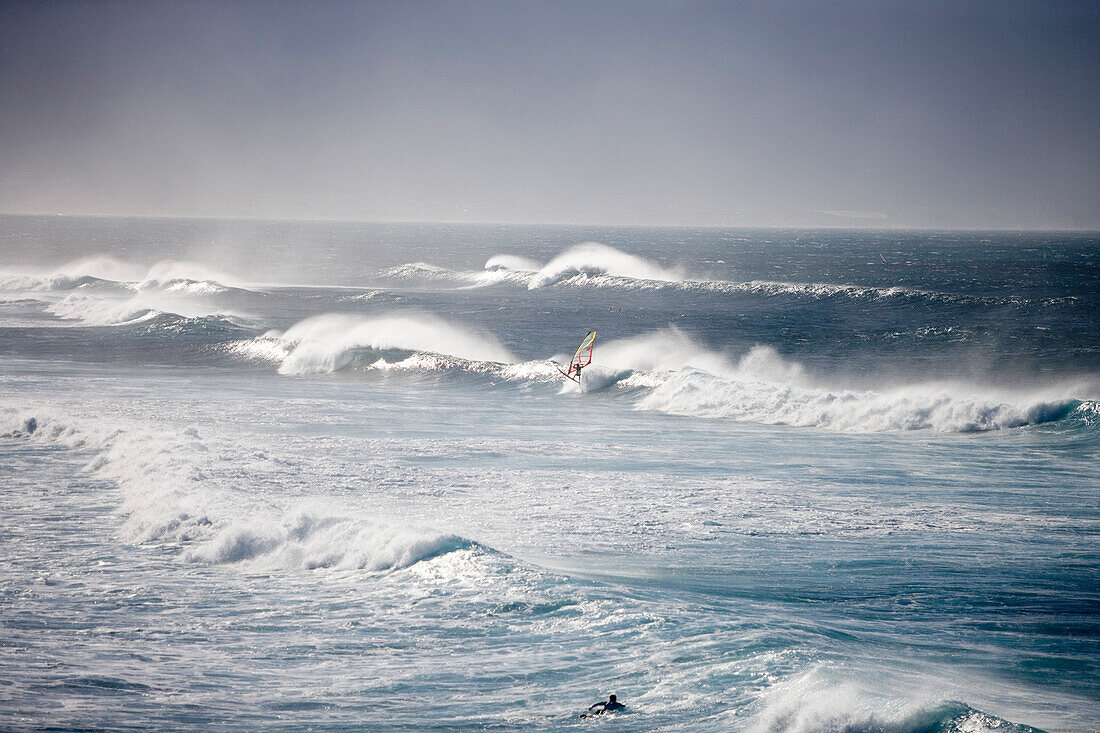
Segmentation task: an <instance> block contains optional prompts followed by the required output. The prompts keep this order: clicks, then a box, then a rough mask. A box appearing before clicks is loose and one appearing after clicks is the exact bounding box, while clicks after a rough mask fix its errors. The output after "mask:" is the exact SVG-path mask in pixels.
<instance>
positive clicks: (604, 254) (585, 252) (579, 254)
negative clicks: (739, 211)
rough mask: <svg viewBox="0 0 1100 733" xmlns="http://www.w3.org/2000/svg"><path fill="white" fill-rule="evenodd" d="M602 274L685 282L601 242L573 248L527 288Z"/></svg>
mask: <svg viewBox="0 0 1100 733" xmlns="http://www.w3.org/2000/svg"><path fill="white" fill-rule="evenodd" d="M490 261H492V260H490ZM599 275H610V276H612V277H617V278H627V279H631V280H653V281H658V282H673V283H675V282H680V281H681V280H683V274H682V273H679V272H675V271H673V270H666V269H665V268H663V267H661V266H659V265H657V264H655V263H653V262H650V261H649V260H646V259H644V258H642V257H638V256H637V255H632V254H628V253H626V252H623V251H622V250H618V249H615V248H614V247H608V246H607V245H606V244H600V243H599V242H584V243H582V244H578V245H574V246H573V247H570V248H569V249H567V250H565V251H564V252H562V253H561V254H559V255H558V256H556V257H555V258H554V259H552V260H550V261H549V262H548V263H546V265H544V266H543V267H542V268H541V269H540V270H539V271H538V272H536V273H535V275H534V277H532V278H531V280H530V282H529V283H528V284H527V287H528V288H530V289H532V290H534V289H536V288H541V287H545V286H547V285H554V284H556V283H559V282H562V281H564V280H568V279H571V278H575V277H577V276H585V277H593V276H599Z"/></svg>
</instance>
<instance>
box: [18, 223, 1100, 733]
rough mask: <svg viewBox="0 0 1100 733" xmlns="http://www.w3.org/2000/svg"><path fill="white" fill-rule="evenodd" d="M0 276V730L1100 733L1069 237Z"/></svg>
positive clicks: (515, 244)
mask: <svg viewBox="0 0 1100 733" xmlns="http://www.w3.org/2000/svg"><path fill="white" fill-rule="evenodd" d="M0 235H2V238H0V366H2V369H0V385H2V390H0V456H2V457H3V458H2V459H0V471H2V472H3V475H4V480H5V483H6V487H7V490H6V491H4V492H2V498H0V501H2V507H0V508H2V511H3V512H4V515H5V517H6V518H7V521H6V525H7V529H6V530H5V531H4V533H3V534H0V544H2V549H3V551H2V552H0V557H3V558H4V559H3V560H2V561H0V562H2V563H3V573H2V574H0V576H2V578H3V580H0V602H2V603H3V604H4V605H3V608H2V609H0V619H2V620H0V642H2V643H3V645H4V648H5V649H6V650H7V651H6V652H5V654H3V655H0V680H3V682H4V683H5V687H4V689H6V690H7V692H6V693H5V695H3V696H0V720H2V721H4V725H5V726H6V727H14V728H20V727H23V728H30V729H35V728H45V727H50V728H59V729H77V728H88V727H106V728H113V727H128V726H151V727H158V728H163V729H166V730H199V729H208V728H209V727H212V726H215V725H220V726H223V727H230V728H233V729H254V728H265V729H271V728H286V729H299V728H301V727H308V726H313V727H325V728H341V729H343V728H355V729H367V730H375V729H387V728H405V729H417V730H421V729H440V730H466V729H469V730H481V729H484V728H486V727H492V728H502V729H523V730H528V729H537V730H561V729H570V728H578V729H579V728H585V727H587V726H589V725H593V724H596V725H601V726H606V725H611V726H613V727H621V728H624V729H629V730H653V729H661V730H693V731H694V730H716V731H717V730H744V731H769V732H770V731H791V732H794V731H807V732H810V731H825V730H848V731H913V732H916V731H982V730H1001V731H1003V730H1017V731H1023V730H1028V729H1029V726H1034V727H1037V728H1040V729H1048V730H1067V731H1089V730H1094V729H1096V728H1097V727H1098V726H1100V706H1098V704H1097V702H1096V701H1097V700H1098V699H1100V687H1098V685H1097V682H1096V680H1097V679H1100V646H1098V643H1097V639H1100V621H1098V619H1097V614H1096V609H1097V608H1098V607H1100V589H1098V588H1097V584H1096V577H1097V573H1098V572H1100V554H1098V552H1097V549H1096V548H1097V546H1098V544H1097V539H1098V535H1100V499H1098V496H1100V495H1098V494H1097V491H1096V489H1097V485H1098V484H1097V479H1096V469H1095V466H1096V461H1097V458H1098V457H1100V433H1098V432H1097V431H1098V429H1100V372H1098V371H1097V363H1098V362H1097V357H1098V356H1100V338H1098V337H1097V333H1098V332H1100V328H1098V327H1100V322H1098V317H1097V313H1100V303H1098V302H1097V301H1098V298H1100V288H1098V287H1097V286H1098V283H1100V247H1098V244H1100V242H1098V240H1097V239H1096V237H1095V236H1094V235H1088V234H1076V235H1066V234H1050V235H1048V234H1034V233H1027V234H1022V233H1021V234H1016V233H957V232H901V233H899V232H854V231H840V230H827V231H819V232H813V231H783V230H730V231H727V230H718V229H642V228H595V229H586V228H579V227H575V228H571V227H558V228H554V227H519V226H510V227H497V226H447V225H351V224H328V223H320V222H318V223H279V222H211V221H200V220H192V221H186V220H143V219H82V218H70V217H0ZM226 242H231V243H232V246H227V245H225V243H226ZM589 330H595V331H596V333H597V336H596V347H595V351H594V357H593V362H592V364H591V366H589V367H587V368H586V369H585V370H584V373H583V376H582V378H581V381H580V384H574V383H573V382H567V381H566V380H565V379H564V378H563V377H562V376H561V374H560V372H559V369H560V368H562V367H564V366H565V365H566V363H567V362H568V360H569V359H570V357H571V356H572V354H573V350H574V349H575V348H576V345H577V343H578V342H579V341H580V339H581V338H582V337H583V336H584V335H585V333H587V332H588V331H589ZM609 693H616V694H617V695H618V696H619V698H620V699H621V700H623V701H624V702H626V704H627V706H628V707H627V710H628V712H627V713H626V714H624V715H623V716H621V717H619V718H618V719H617V720H600V721H598V722H596V723H593V722H590V721H584V720H581V719H580V718H579V717H578V713H579V712H581V711H583V710H584V709H585V708H586V707H587V706H588V705H589V704H591V703H592V702H595V701H596V700H597V699H600V698H604V699H606V695H607V694H609ZM43 701H45V702H43Z"/></svg>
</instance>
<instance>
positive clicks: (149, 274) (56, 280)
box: [0, 255, 246, 295]
mask: <svg viewBox="0 0 1100 733" xmlns="http://www.w3.org/2000/svg"><path fill="white" fill-rule="evenodd" d="M90 288H106V289H116V290H118V289H123V290H131V291H134V290H137V291H160V292H166V293H192V294H199V295H210V294H215V293H224V292H227V291H229V290H234V289H238V290H242V289H246V287H245V285H244V284H243V283H241V282H240V281H238V280H237V279H236V278H235V277H233V276H232V275H229V274H227V273H225V272H222V271H220V270H216V269H214V268H212V267H209V266H207V265H203V264H200V263H196V262H183V261H178V260H162V261H160V262H157V263H155V264H154V265H152V266H151V267H142V266H141V265H135V264H132V263H128V262H123V261H121V260H117V259H115V258H113V257H108V256H105V255H99V256H95V257H86V258H83V259H79V260H74V261H72V262H69V263H66V264H64V265H62V266H60V267H57V268H55V269H52V270H42V269H36V268H11V269H6V270H0V290H14V291H25V292H33V291H38V292H43V291H69V290H77V289H90Z"/></svg>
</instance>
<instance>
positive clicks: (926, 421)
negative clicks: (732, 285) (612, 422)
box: [638, 357, 1080, 432]
mask: <svg viewBox="0 0 1100 733" xmlns="http://www.w3.org/2000/svg"><path fill="white" fill-rule="evenodd" d="M747 358H748V357H747ZM743 363H744V360H743ZM1079 404H1080V402H1079V401H1078V400H1075V399H1073V398H1071V397H1065V396H1061V397H1059V396H1046V395H1036V396H1028V397H1015V398H1011V397H999V396H996V395H992V394H988V393H987V394H981V393H978V392H976V391H974V390H972V389H966V388H963V387H959V386H953V385H936V384H927V385H912V386H907V387H901V388H897V389H893V390H889V391H884V392H873V391H854V390H833V389H828V388H822V387H812V386H802V387H799V386H793V385H790V384H785V383H783V382H766V381H761V380H754V379H728V378H722V377H718V376H715V375H713V374H708V373H706V372H702V371H697V370H690V369H688V370H684V371H682V372H678V373H676V374H675V375H673V376H671V377H670V378H669V379H668V380H667V381H665V382H663V383H662V384H660V386H658V387H656V388H655V389H654V390H653V391H652V392H651V393H649V394H648V395H646V396H645V397H644V398H642V399H641V400H640V401H639V402H638V408H639V409H643V410H658V411H661V412H666V413H669V414H672V415H685V416H692V417H708V418H726V419H731V420H737V421H743V422H759V423H767V424H772V425H793V426H797V427H821V428H829V429H834V430H843V431H852V432H892V431H903V430H934V431H939V432H981V431H987V430H1003V429H1008V428H1017V427H1024V426H1026V425H1036V424H1040V423H1044V422H1052V421H1055V420H1060V419H1062V418H1064V417H1066V416H1068V415H1069V414H1071V413H1072V412H1073V411H1074V410H1075V409H1076V408H1077V406H1078V405H1079Z"/></svg>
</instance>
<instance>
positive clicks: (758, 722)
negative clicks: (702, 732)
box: [749, 666, 1039, 733]
mask: <svg viewBox="0 0 1100 733" xmlns="http://www.w3.org/2000/svg"><path fill="white" fill-rule="evenodd" d="M836 677H837V676H836V675H833V674H830V673H829V670H827V669H825V668H823V667H820V666H819V667H817V668H815V669H812V670H810V671H808V672H805V673H803V674H800V675H797V676H795V677H793V678H791V679H788V680H785V681H783V682H780V683H778V684H776V685H773V686H772V687H771V688H769V689H768V691H767V692H766V693H765V695H764V698H763V706H762V710H761V711H760V713H759V714H758V715H757V716H756V718H755V719H754V720H753V722H752V725H751V726H750V727H749V731H750V733H819V732H820V731H850V732H852V733H856V732H857V731H868V732H870V731H875V732H876V733H987V732H988V733H993V732H994V731H996V732H997V733H1039V731H1037V729H1035V728H1032V727H1030V726H1027V725H1020V724H1018V723H1012V722H1009V721H1007V720H1004V719H1003V718H999V717H996V716H994V715H990V714H988V713H984V712H982V711H980V710H977V709H975V708H973V707H970V706H969V705H967V704H965V703H962V702H957V701H952V700H935V699H928V698H927V697H924V696H920V695H918V696H914V697H909V698H899V697H892V696H887V695H882V694H877V693H875V692H872V691H871V690H870V689H868V687H870V686H867V687H864V686H862V685H860V684H857V683H855V682H853V681H841V680H840V679H836ZM922 698H923V699H922Z"/></svg>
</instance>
